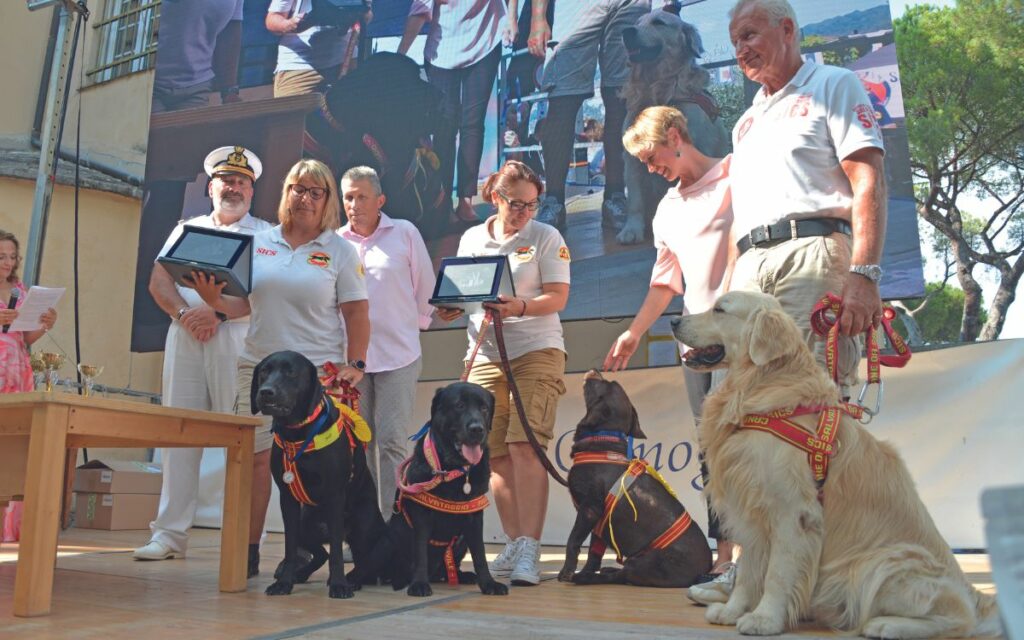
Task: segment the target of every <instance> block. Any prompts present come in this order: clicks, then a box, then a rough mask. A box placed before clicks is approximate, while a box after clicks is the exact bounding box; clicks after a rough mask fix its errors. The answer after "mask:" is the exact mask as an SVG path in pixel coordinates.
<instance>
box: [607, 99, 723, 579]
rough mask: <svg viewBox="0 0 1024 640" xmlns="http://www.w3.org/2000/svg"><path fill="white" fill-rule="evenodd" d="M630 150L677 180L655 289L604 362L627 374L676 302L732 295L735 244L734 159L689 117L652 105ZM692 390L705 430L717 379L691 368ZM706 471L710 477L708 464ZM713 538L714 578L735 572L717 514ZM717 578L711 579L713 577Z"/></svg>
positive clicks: (695, 303) (661, 226)
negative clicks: (717, 149)
mask: <svg viewBox="0 0 1024 640" xmlns="http://www.w3.org/2000/svg"><path fill="white" fill-rule="evenodd" d="M623 144H624V145H625V148H626V151H627V152H628V153H629V154H631V155H633V156H634V157H636V158H637V159H638V160H640V162H643V163H644V164H646V165H647V170H648V171H650V172H651V173H657V174H658V175H660V176H661V177H663V178H665V179H666V180H668V181H669V182H675V183H676V184H674V185H673V186H672V187H670V188H669V190H668V193H666V194H665V197H664V198H663V199H662V201H661V203H660V204H659V205H658V211H657V213H656V214H655V216H654V222H653V228H654V246H655V247H656V248H657V250H658V257H657V259H656V261H655V263H654V268H653V270H652V272H651V284H650V289H649V290H648V292H647V297H646V298H645V299H644V302H643V304H642V305H641V306H640V310H639V311H638V312H637V314H636V317H635V318H633V321H632V322H631V323H630V325H629V328H628V329H626V330H625V331H624V332H623V333H622V335H620V336H619V337H618V339H616V340H615V343H614V344H613V345H612V347H611V349H609V351H608V355H607V356H606V357H605V360H604V368H605V370H606V371H607V370H611V371H617V370H619V369H624V368H625V367H626V365H627V364H628V363H629V359H630V357H631V356H632V355H633V353H635V352H636V349H637V346H638V345H639V344H640V338H641V337H642V336H643V335H644V334H645V333H647V330H648V329H650V328H651V325H652V324H654V322H655V320H657V319H658V318H659V317H661V314H663V313H664V312H665V309H667V308H668V305H669V303H670V302H672V299H673V298H674V297H675V296H679V295H681V296H683V313H684V314H685V313H701V312H703V311H707V310H708V309H710V308H711V306H712V305H713V304H714V301H715V299H716V298H717V297H718V296H719V295H721V294H722V293H724V291H725V290H726V288H727V286H728V284H727V268H726V267H727V264H728V262H729V252H730V247H731V246H732V245H731V244H730V243H729V230H730V228H731V226H732V196H731V194H730V190H729V160H730V157H728V156H727V157H725V158H709V157H708V156H705V155H704V154H702V153H701V152H700V151H698V150H697V148H696V147H695V146H694V145H693V141H692V140H691V139H690V134H689V131H688V130H687V128H686V117H685V116H683V114H682V113H680V112H679V110H677V109H674V108H672V107H649V108H647V109H644V110H643V111H641V112H640V115H639V116H637V118H636V121H635V122H633V124H632V125H631V126H630V127H629V129H627V130H626V133H625V135H623ZM683 375H684V379H685V381H686V392H687V395H688V396H689V398H690V407H691V408H692V409H693V414H694V419H695V420H696V422H697V424H698V426H699V425H700V416H701V406H702V405H703V402H704V396H705V395H706V394H707V392H708V390H709V389H710V388H711V374H710V373H696V372H693V371H690V370H688V369H686V368H685V367H684V368H683ZM701 472H702V475H703V476H704V478H707V472H706V469H705V468H704V464H703V461H702V462H701ZM708 515H709V523H708V537H711V538H715V539H716V540H718V557H717V559H716V561H715V566H714V567H713V568H712V574H720V573H723V572H725V571H727V570H728V568H729V566H731V565H730V563H731V561H732V559H733V552H734V548H733V545H732V544H731V543H730V542H728V541H726V540H724V539H722V537H721V534H720V532H719V527H718V518H717V517H715V516H714V514H713V513H711V512H710V508H709V514H708ZM712 577H714V576H711V575H709V576H707V577H706V578H707V579H710V578H712Z"/></svg>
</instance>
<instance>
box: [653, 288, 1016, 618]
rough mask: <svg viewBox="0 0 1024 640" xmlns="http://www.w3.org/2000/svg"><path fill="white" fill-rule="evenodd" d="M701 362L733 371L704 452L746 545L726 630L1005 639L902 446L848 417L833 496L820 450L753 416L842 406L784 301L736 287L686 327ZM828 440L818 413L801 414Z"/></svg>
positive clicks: (704, 428) (682, 321)
mask: <svg viewBox="0 0 1024 640" xmlns="http://www.w3.org/2000/svg"><path fill="white" fill-rule="evenodd" d="M672 325H673V332H674V334H675V337H676V338H677V339H678V340H679V341H680V342H682V343H684V344H686V345H689V346H691V347H693V348H692V349H691V350H690V351H689V352H687V354H686V355H685V356H684V360H685V362H686V364H687V366H690V367H692V368H695V369H700V370H708V369H716V368H722V367H727V368H728V375H727V376H726V377H725V380H724V381H723V383H722V385H721V386H720V387H719V388H718V389H717V390H716V391H715V392H714V393H713V394H711V395H710V396H709V397H708V399H707V401H706V402H705V404H704V420H703V423H702V424H701V428H700V444H701V447H703V448H704V450H705V455H706V456H707V462H708V468H709V470H710V478H709V480H708V484H707V490H708V492H709V495H710V498H711V503H712V505H713V506H714V508H715V510H716V511H718V513H719V514H721V516H722V518H723V522H724V525H725V528H726V531H727V532H728V533H729V539H730V540H735V541H736V542H738V543H739V544H741V545H742V546H743V558H742V559H741V561H740V562H739V564H738V567H737V574H736V585H735V587H734V589H733V592H732V595H731V597H730V598H729V601H728V602H727V603H724V604H721V603H719V604H713V605H711V606H710V607H709V608H708V610H707V614H706V618H707V620H708V621H709V622H711V623H714V624H728V625H732V624H735V625H736V628H737V630H738V631H739V632H740V633H743V634H750V635H774V634H779V633H782V632H783V631H784V630H785V629H787V628H792V627H794V626H795V625H796V624H797V622H798V621H800V620H805V619H810V620H814V621H815V622H817V623H819V624H822V625H826V626H828V627H832V628H836V629H841V630H845V631H853V632H856V633H859V634H861V635H864V636H868V637H878V638H932V637H937V636H942V637H965V636H978V635H998V634H999V633H1000V627H999V619H998V611H997V608H996V604H995V598H993V597H992V596H990V595H986V594H982V593H979V592H978V591H976V590H975V589H974V588H973V587H972V586H971V585H970V583H968V581H967V578H966V577H965V576H964V574H963V572H962V571H961V570H960V567H959V565H958V564H957V562H956V559H955V558H954V557H953V553H952V551H951V550H950V548H949V546H948V545H947V544H946V542H945V541H944V540H943V538H942V536H941V535H939V531H938V529H936V527H935V524H934V522H932V519H931V516H929V514H928V511H927V510H926V509H925V506H924V504H923V503H922V502H921V499H920V498H919V497H918V495H917V491H916V489H915V488H914V483H913V480H912V479H911V477H910V473H909V472H908V470H907V467H906V465H905V464H904V463H903V460H902V459H901V458H900V456H899V454H898V453H897V452H896V450H895V449H894V448H893V447H892V446H891V445H889V444H887V443H885V442H880V441H879V440H877V439H876V438H875V437H874V436H872V435H871V434H870V433H869V432H868V431H867V430H865V429H864V428H863V427H862V426H861V425H860V424H859V423H858V422H857V421H856V420H853V419H851V418H849V417H848V416H844V418H843V420H842V422H841V424H840V427H839V431H838V437H837V439H836V442H837V443H838V449H837V451H836V453H835V455H833V456H832V458H831V462H830V464H829V466H828V477H827V479H826V480H825V484H824V489H823V490H824V493H823V500H822V502H819V500H818V492H817V487H816V486H815V482H814V479H813V477H812V473H811V470H810V466H809V464H808V459H807V454H806V453H804V452H803V451H801V450H800V449H797V448H796V447H794V446H792V445H790V444H787V443H785V442H783V441H782V440H780V439H778V438H776V437H774V436H773V435H771V434H768V433H764V432H761V431H755V430H750V429H741V428H739V427H738V426H737V425H739V424H741V422H742V419H743V416H744V415H748V414H754V413H767V412H770V411H773V410H777V409H792V408H794V407H796V406H820V405H834V404H835V403H836V400H837V395H838V394H837V390H836V387H835V385H834V384H833V382H832V381H831V380H830V379H829V377H828V375H827V374H826V373H825V372H824V371H823V370H822V369H821V368H820V367H819V366H818V365H817V364H816V363H815V360H814V357H813V356H812V354H811V352H810V350H809V349H808V347H807V345H806V344H805V343H804V341H803V339H802V337H801V334H800V331H799V329H797V327H796V324H795V323H794V322H793V320H792V319H791V318H790V317H789V316H788V315H786V313H785V312H783V311H782V308H781V307H780V306H779V304H778V302H777V301H776V300H775V299H774V298H773V297H771V296H769V295H765V294H761V293H748V292H739V291H736V292H730V293H727V294H725V295H723V296H722V297H721V298H719V299H718V301H717V302H716V304H715V306H714V308H713V309H712V310H710V311H707V312H705V313H701V314H697V315H690V316H684V317H682V318H677V319H674V320H673V322H672ZM791 420H793V421H795V422H798V423H799V424H800V425H801V426H802V427H805V428H807V430H808V431H811V432H814V431H815V428H816V422H817V416H816V415H807V416H802V417H798V418H791Z"/></svg>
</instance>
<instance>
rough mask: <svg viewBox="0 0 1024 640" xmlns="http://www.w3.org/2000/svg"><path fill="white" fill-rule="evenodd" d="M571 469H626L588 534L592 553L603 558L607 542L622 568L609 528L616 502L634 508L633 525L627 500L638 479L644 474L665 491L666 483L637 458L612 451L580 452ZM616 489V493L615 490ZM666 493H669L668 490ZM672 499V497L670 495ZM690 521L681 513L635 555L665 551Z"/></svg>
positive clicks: (609, 492)
mask: <svg viewBox="0 0 1024 640" xmlns="http://www.w3.org/2000/svg"><path fill="white" fill-rule="evenodd" d="M572 463H573V466H575V465H577V464H615V465H619V466H625V467H626V469H625V470H624V471H623V472H622V475H621V476H620V477H619V479H618V480H616V481H615V483H614V484H613V485H612V488H611V489H609V491H608V495H606V496H605V499H604V514H603V515H602V516H601V519H600V520H598V522H597V524H596V525H594V528H593V530H592V531H591V539H590V547H591V550H592V551H593V552H594V553H598V554H600V555H604V552H605V549H607V543H606V542H605V540H606V539H607V540H609V541H610V542H611V544H612V548H613V549H615V560H616V561H617V562H618V563H619V564H622V561H623V555H622V551H621V550H620V549H619V545H618V543H616V541H615V532H614V530H613V529H612V526H611V519H612V513H614V511H615V507H616V506H618V504H619V500H621V499H622V498H623V497H625V498H626V500H627V501H628V502H629V504H630V506H632V507H633V520H634V521H636V518H637V511H636V506H635V505H633V501H632V499H631V498H630V497H629V488H630V487H631V486H633V483H634V482H636V480H637V478H639V477H640V476H642V475H644V474H645V473H646V474H649V475H651V476H652V477H654V479H656V480H658V481H659V482H660V483H661V484H662V485H664V486H665V488H666V489H668V484H667V483H666V482H665V480H664V478H662V477H661V474H659V473H658V472H657V470H655V469H654V467H652V466H651V464H650V463H649V462H647V461H646V460H643V459H640V458H633V459H629V458H627V457H626V456H625V455H623V454H621V453H616V452H614V451H581V452H579V453H576V454H574V455H573V456H572ZM616 487H617V488H618V490H616ZM669 493H672V490H671V489H669ZM673 495H675V494H673ZM691 523H692V520H691V518H690V514H689V513H688V512H687V511H686V510H685V509H683V513H682V514H681V515H680V516H679V517H678V518H676V520H675V521H674V522H673V523H672V524H671V525H669V527H668V528H667V529H666V530H665V531H664V532H663V533H662V534H661V535H659V536H658V537H657V538H655V539H654V540H651V542H650V543H649V544H648V545H647V546H646V547H644V548H643V549H642V550H641V551H639V552H638V553H636V554H635V555H640V554H642V553H646V552H647V551H650V550H652V549H664V548H666V547H668V546H669V545H670V544H672V543H673V542H675V541H676V540H677V539H678V538H679V536H681V535H683V534H684V533H686V530H687V529H689V528H690V524H691ZM605 528H607V529H608V535H607V536H605V533H604V531H605Z"/></svg>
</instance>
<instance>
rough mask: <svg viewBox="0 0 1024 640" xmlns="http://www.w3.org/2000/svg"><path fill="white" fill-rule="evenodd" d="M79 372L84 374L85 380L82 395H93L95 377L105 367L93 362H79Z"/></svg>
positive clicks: (83, 378)
mask: <svg viewBox="0 0 1024 640" xmlns="http://www.w3.org/2000/svg"><path fill="white" fill-rule="evenodd" d="M78 373H80V374H82V380H84V381H85V386H84V387H83V389H82V395H83V396H86V397H88V396H91V395H92V387H93V385H94V384H95V379H96V377H97V376H98V375H100V374H101V373H103V367H98V366H96V365H92V364H79V365H78Z"/></svg>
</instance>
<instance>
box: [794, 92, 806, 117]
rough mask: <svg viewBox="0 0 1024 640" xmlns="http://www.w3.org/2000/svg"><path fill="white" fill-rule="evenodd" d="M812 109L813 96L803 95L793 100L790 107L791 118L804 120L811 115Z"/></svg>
mask: <svg viewBox="0 0 1024 640" xmlns="http://www.w3.org/2000/svg"><path fill="white" fill-rule="evenodd" d="M810 107H811V94H809V93H801V94H800V95H798V96H796V97H795V98H794V99H793V104H791V105H790V107H789V117H790V118H802V117H805V116H807V114H808V113H810Z"/></svg>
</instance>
